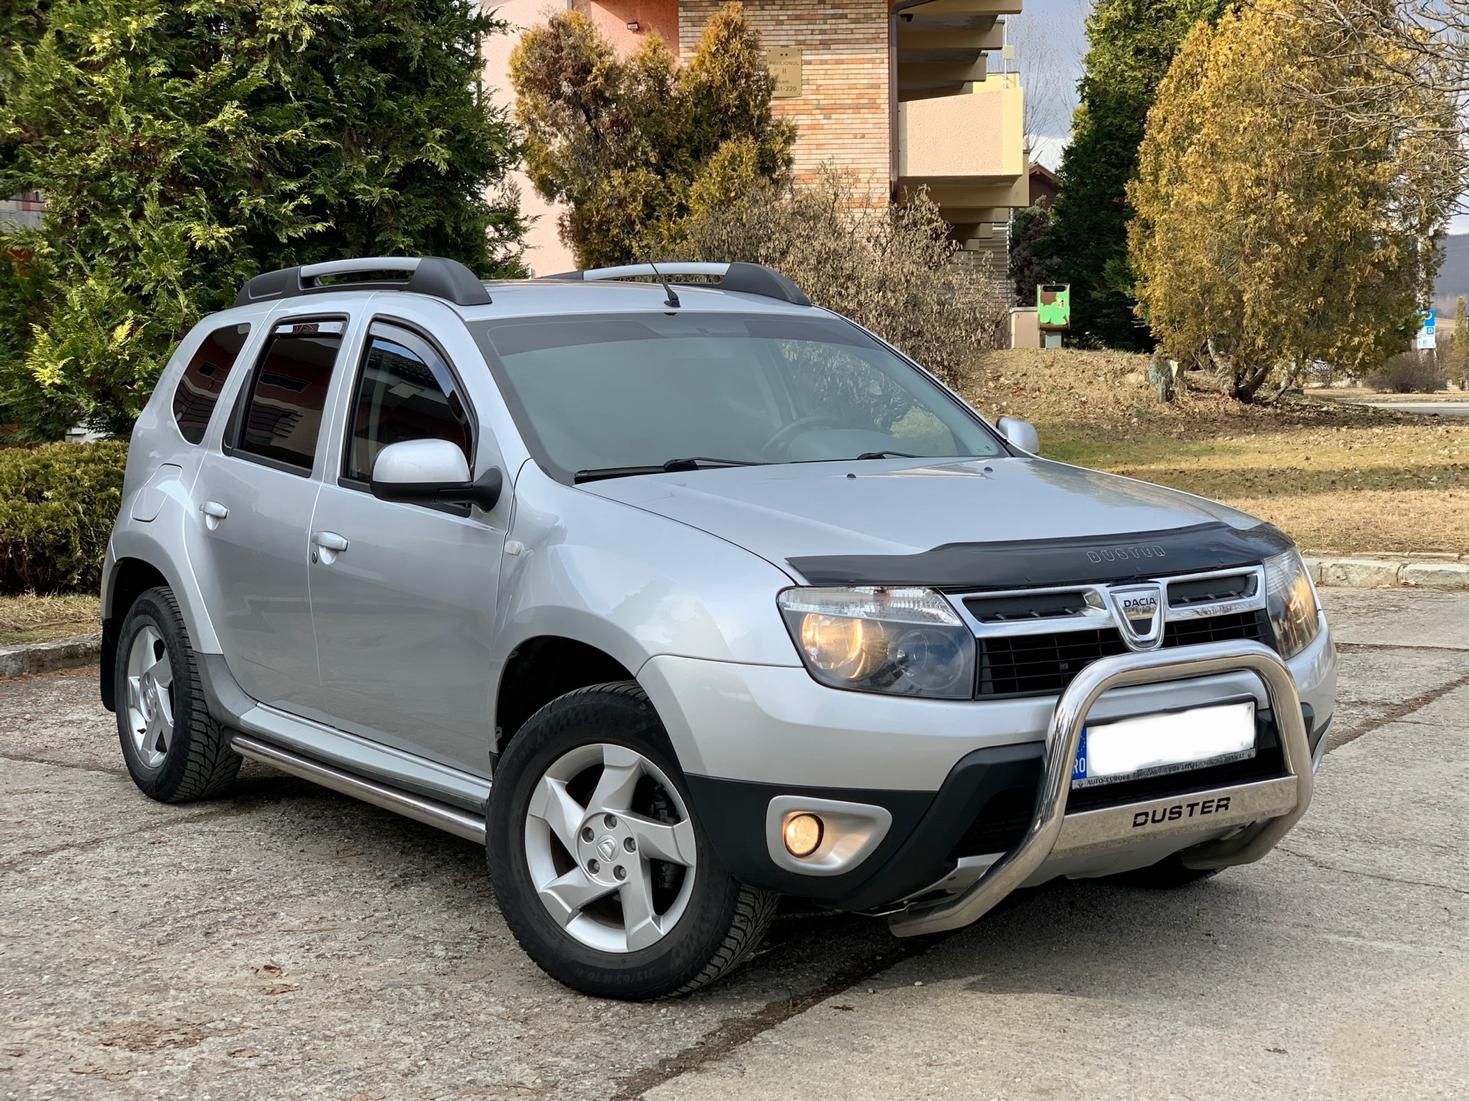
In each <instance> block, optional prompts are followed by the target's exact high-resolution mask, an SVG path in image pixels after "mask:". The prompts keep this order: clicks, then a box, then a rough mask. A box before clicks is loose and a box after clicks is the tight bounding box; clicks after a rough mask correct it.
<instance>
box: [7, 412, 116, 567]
mask: <svg viewBox="0 0 1469 1101" xmlns="http://www.w3.org/2000/svg"><path fill="white" fill-rule="evenodd" d="M126 460H127V445H126V444H125V443H122V442H120V441H114V440H106V441H102V442H99V443H48V444H42V445H41V446H39V447H11V448H0V593H18V592H32V591H33V592H38V593H60V592H96V591H97V588H98V586H99V584H100V583H101V577H102V557H103V555H104V554H105V553H106V551H107V538H108V536H109V535H110V534H111V533H112V522H113V520H115V519H116V518H117V509H118V505H119V504H120V502H121V501H122V472H123V464H124V463H125V462H126Z"/></svg>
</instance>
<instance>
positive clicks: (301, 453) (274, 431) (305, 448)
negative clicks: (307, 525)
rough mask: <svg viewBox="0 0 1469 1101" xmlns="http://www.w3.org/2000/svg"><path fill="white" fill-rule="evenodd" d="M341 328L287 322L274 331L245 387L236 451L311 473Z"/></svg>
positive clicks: (326, 323) (327, 323)
mask: <svg viewBox="0 0 1469 1101" xmlns="http://www.w3.org/2000/svg"><path fill="white" fill-rule="evenodd" d="M345 327H346V326H345V324H344V323H343V322H341V321H291V322H286V323H285V324H283V325H277V326H276V327H275V330H274V331H273V332H272V333H271V334H270V340H269V341H268V342H267V344H266V345H265V351H264V352H263V353H262V354H261V356H260V365H259V366H258V367H257V368H256V370H255V377H254V379H253V380H252V381H251V385H250V393H249V396H248V398H247V400H246V404H245V422H244V424H243V425H242V426H241V428H240V439H239V444H238V448H239V450H240V451H243V452H245V453H247V454H250V455H257V456H259V457H260V458H262V459H270V460H272V461H274V462H278V463H282V464H284V465H286V466H290V467H295V468H298V469H300V470H302V471H305V472H309V471H310V470H311V463H312V460H313V459H314V458H315V456H316V441H317V437H318V436H319V435H320V432H321V415H322V410H323V409H324V408H325V407H326V393H327V388H328V387H329V386H330V385H331V380H332V366H333V364H335V363H336V360H337V352H338V351H339V350H340V349H341V346H342V331H343V329H344V328H345Z"/></svg>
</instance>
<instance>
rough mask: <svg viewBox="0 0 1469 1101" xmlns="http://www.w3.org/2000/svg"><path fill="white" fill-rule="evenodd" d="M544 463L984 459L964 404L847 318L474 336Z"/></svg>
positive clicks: (633, 323)
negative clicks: (889, 457)
mask: <svg viewBox="0 0 1469 1101" xmlns="http://www.w3.org/2000/svg"><path fill="white" fill-rule="evenodd" d="M475 332H476V336H477V337H478V338H479V340H480V341H481V344H482V346H483V347H484V349H485V351H486V353H487V358H488V359H489V360H490V362H491V364H492V366H493V367H494V369H495V371H496V374H497V375H498V376H500V381H501V386H502V389H504V390H506V391H507V392H508V394H507V396H509V397H510V398H511V399H512V401H511V406H512V412H513V413H514V414H515V416H516V419H517V420H518V421H519V422H520V424H521V430H522V432H523V433H524V434H525V435H526V437H527V438H528V439H530V440H531V441H533V443H534V444H535V446H536V448H537V450H538V455H537V457H538V458H541V459H543V460H544V461H545V462H547V463H548V464H549V465H550V466H551V468H552V469H555V470H558V471H560V472H561V473H563V474H565V473H575V472H578V471H586V472H592V471H598V470H609V469H619V468H627V467H660V466H662V465H663V464H664V463H667V462H668V461H670V460H677V459H683V458H692V457H694V456H704V457H709V458H716V459H723V460H728V461H731V462H749V463H757V462H758V463H790V462H811V461H822V460H833V459H854V458H857V457H858V456H861V455H866V454H888V453H893V454H901V455H913V456H921V457H924V458H937V457H976V456H985V457H987V456H994V455H999V454H1002V453H1003V451H1002V449H1001V445H1000V444H999V442H998V441H997V440H996V439H995V437H994V436H993V435H992V434H991V433H990V432H989V431H988V430H987V429H986V428H985V427H984V426H983V424H982V423H981V422H980V421H979V420H978V418H977V417H975V416H974V415H973V414H971V413H970V412H969V411H968V410H967V409H965V407H964V406H963V405H961V404H960V403H959V402H957V401H955V400H954V398H953V397H952V396H951V395H950V394H948V393H947V392H946V391H945V390H943V389H942V388H941V387H939V386H937V385H935V384H934V383H933V382H932V381H931V380H929V379H928V377H927V376H925V375H924V374H923V373H922V372H920V371H916V370H914V369H913V367H912V366H911V365H910V364H908V363H907V362H906V361H904V360H903V359H902V358H901V357H899V356H897V355H895V354H894V353H893V352H892V351H890V350H889V349H888V348H886V347H885V346H884V345H882V344H881V343H880V342H878V341H876V340H874V339H873V338H871V337H869V336H868V335H867V334H866V333H864V332H862V331H861V330H860V329H858V328H856V327H855V326H853V325H850V324H848V323H847V322H845V321H841V320H839V319H836V318H829V317H820V316H811V317H800V318H796V317H789V316H782V315H776V316H770V315H756V316H741V315H737V314H698V313H694V312H693V311H686V312H681V313H678V314H675V315H672V316H669V315H666V314H652V315H642V314H640V315H635V316H634V315H622V316H611V317H597V316H583V317H568V318H559V319H557V320H556V322H555V323H554V324H548V323H547V322H546V321H545V320H544V319H539V318H537V319H532V320H526V321H510V320H507V321H499V322H487V323H484V324H482V325H479V326H477V327H475Z"/></svg>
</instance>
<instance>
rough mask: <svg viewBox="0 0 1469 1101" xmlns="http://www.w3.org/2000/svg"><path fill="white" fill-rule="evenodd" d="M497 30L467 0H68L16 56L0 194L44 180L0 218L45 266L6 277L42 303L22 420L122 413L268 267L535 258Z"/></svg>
mask: <svg viewBox="0 0 1469 1101" xmlns="http://www.w3.org/2000/svg"><path fill="white" fill-rule="evenodd" d="M500 29H501V28H500V25H499V24H497V23H495V22H494V21H493V20H492V19H489V18H487V17H486V16H484V15H483V14H482V13H481V11H480V9H479V6H478V5H477V4H475V3H472V2H470V0H297V2H294V3H289V4H240V3H235V2H232V0H189V2H187V3H181V2H175V0H54V2H53V3H52V4H51V5H50V8H49V10H48V11H47V12H46V13H45V25H44V27H43V28H41V29H40V30H39V32H38V33H35V34H33V35H32V36H31V41H29V42H26V41H25V40H24V39H22V40H20V41H17V42H15V43H13V44H7V45H8V47H9V48H8V50H7V51H6V60H5V65H4V70H3V77H0V90H3V93H4V99H3V101H0V194H13V193H15V192H17V191H22V190H31V189H35V190H40V191H42V192H43V193H44V195H45V198H46V202H47V211H46V216H45V220H44V223H43V225H42V227H41V230H40V231H39V232H38V233H33V234H30V235H12V239H10V240H7V239H4V238H0V250H3V251H4V252H5V253H6V254H7V255H9V256H11V257H12V258H13V257H15V256H17V255H21V256H26V257H28V258H27V259H26V261H25V263H24V264H23V265H20V266H19V267H16V266H14V265H13V266H12V271H13V273H16V274H17V278H19V279H20V280H22V281H31V282H32V283H33V282H34V281H35V280H44V281H45V291H44V293H43V294H41V295H39V296H37V295H36V294H35V292H34V287H32V288H30V289H29V290H27V291H26V292H25V293H24V294H20V293H8V294H7V297H25V298H27V300H35V299H36V298H37V297H39V299H40V300H41V301H44V303H45V309H44V311H43V313H42V315H41V316H40V317H39V318H38V319H35V325H34V327H33V328H32V329H31V330H30V331H23V332H16V331H14V330H12V331H11V332H10V333H9V334H8V337H7V339H5V340H0V357H4V356H5V352H6V350H7V349H9V351H10V354H9V356H8V357H7V358H0V403H3V404H4V405H5V406H6V409H7V416H6V419H8V420H13V421H18V422H19V423H20V427H21V432H22V434H23V435H29V436H44V435H49V434H54V433H55V432H56V431H57V429H58V426H64V425H66V424H69V423H75V422H76V421H77V420H82V421H84V422H86V423H87V424H89V425H92V426H94V427H97V428H99V429H102V430H105V431H111V432H118V433H122V432H126V431H128V429H129V427H130V426H131V424H132V421H133V420H134V419H135V418H136V416H137V413H138V412H139V410H140V409H141V407H142V404H143V402H144V401H145V400H146V399H147V396H148V393H149V391H150V390H151V388H152V385H153V382H154V380H155V379H156V378H157V376H158V373H159V371H160V370H161V369H162V367H163V364H164V362H165V361H166V359H167V356H168V354H169V352H170V350H171V348H172V346H173V345H174V343H175V342H176V341H177V340H178V339H179V337H180V336H181V335H182V334H183V333H184V332H185V331H187V329H188V328H189V327H190V326H191V325H192V324H193V322H194V321H195V320H197V319H198V318H199V317H200V316H201V315H202V314H204V313H207V312H209V311H211V310H215V309H219V308H221V307H224V306H228V305H230V304H231V303H232V302H233V299H234V295H235V292H236V291H237V290H238V288H239V286H240V284H241V283H242V282H243V281H244V280H245V279H247V278H248V277H250V276H251V275H253V274H255V273H256V272H258V271H261V270H266V269H270V268H275V267H281V266H285V265H289V264H294V263H303V262H310V261H313V260H320V259H325V258H328V257H338V256H344V255H374V254H384V253H411V254H440V255H445V256H451V257H454V258H457V259H459V260H462V261H464V262H465V263H467V264H469V265H470V266H471V267H473V268H475V269H476V270H478V271H479V272H481V273H482V274H485V275H491V274H495V273H497V272H517V271H518V270H519V263H518V240H519V236H520V222H519V217H518V214H517V213H516V210H515V208H514V205H513V204H511V203H507V202H506V201H504V200H501V199H497V198H487V197H486V196H487V194H488V193H490V192H491V191H492V190H493V189H494V188H495V186H496V185H498V184H499V183H500V181H501V180H502V179H503V177H504V174H505V172H506V171H507V170H508V169H509V168H510V167H511V166H512V165H513V163H514V161H515V158H516V156H517V155H518V148H517V143H516V140H515V134H514V131H513V129H512V127H511V126H510V124H509V123H508V121H507V120H506V119H505V117H504V115H503V112H502V111H501V110H500V109H499V108H497V107H496V106H495V105H493V104H491V103H489V102H487V101H486V99H485V97H484V96H483V94H482V91H481V89H480V87H479V84H478V81H479V77H480V56H479V42H480V38H481V37H482V36H483V35H485V34H488V33H494V32H496V31H498V30H500ZM17 238H18V239H17ZM0 289H4V288H0ZM0 325H11V326H15V325H16V320H15V319H14V318H11V317H7V318H0ZM17 349H18V350H19V351H17Z"/></svg>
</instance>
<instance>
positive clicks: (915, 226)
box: [659, 169, 1008, 381]
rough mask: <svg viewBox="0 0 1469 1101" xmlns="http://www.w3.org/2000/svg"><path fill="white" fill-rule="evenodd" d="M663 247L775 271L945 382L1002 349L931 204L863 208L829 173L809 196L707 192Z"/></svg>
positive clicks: (843, 178)
mask: <svg viewBox="0 0 1469 1101" xmlns="http://www.w3.org/2000/svg"><path fill="white" fill-rule="evenodd" d="M659 244H660V246H661V248H660V250H659V251H661V252H662V253H663V254H664V255H678V256H679V258H680V259H690V260H712V261H725V260H745V261H749V262H751V263H756V264H764V265H766V266H767V267H772V268H775V269H776V270H777V271H780V272H782V273H784V274H785V275H786V276H788V277H789V278H791V279H793V280H794V281H795V282H796V283H797V284H798V285H799V286H800V287H801V288H802V289H803V290H804V291H805V292H806V294H807V295H809V296H810V298H811V300H812V301H813V302H815V303H816V304H817V305H818V306H825V307H827V308H828V309H832V310H835V311H837V312H838V313H841V314H844V315H846V316H847V317H850V318H851V319H852V320H853V321H856V322H857V323H858V324H859V325H862V326H864V327H865V328H868V329H871V330H872V331H873V332H875V333H877V334H878V335H879V336H881V337H882V338H883V339H884V340H887V341H888V342H889V343H891V344H893V345H895V346H896V347H898V348H900V349H902V350H903V351H904V352H906V353H907V354H908V355H909V356H912V357H913V358H914V359H916V360H917V361H918V362H919V363H921V364H923V365H924V366H925V367H927V368H928V369H929V370H930V371H932V372H934V373H935V374H936V375H938V376H940V377H941V378H943V379H944V380H945V381H952V380H954V379H955V378H956V377H957V374H958V372H959V370H960V368H961V367H963V366H964V365H965V363H967V362H968V361H969V360H970V359H972V358H973V356H974V355H975V354H976V353H977V352H979V351H982V350H984V349H987V348H994V347H998V346H999V337H1000V333H1001V331H1002V328H1003V325H1004V322H1005V319H1006V317H1007V306H1008V303H1007V301H1006V295H1005V292H1004V290H1003V289H1002V288H1001V287H1000V285H999V284H998V282H996V281H995V279H994V278H993V276H992V275H985V274H975V273H972V272H961V271H960V269H959V268H957V267H956V265H955V255H956V253H957V252H958V250H959V246H958V245H957V244H956V243H955V242H954V241H953V240H952V239H951V237H950V236H949V225H948V223H947V222H945V221H944V219H943V218H942V217H941V216H940V215H939V211H938V207H937V206H935V205H934V203H933V201H932V200H931V199H930V198H929V197H928V196H927V194H925V193H922V192H920V193H918V194H916V195H911V196H909V197H908V198H907V199H905V201H904V202H902V203H898V204H892V205H890V204H888V203H886V202H884V203H882V204H881V205H879V206H869V205H866V203H865V190H864V189H862V188H861V187H860V186H859V185H858V183H857V181H855V180H854V179H853V178H852V177H851V176H850V175H845V174H842V173H839V172H837V171H835V170H832V169H826V170H823V172H822V173H821V174H820V175H819V177H818V178H817V180H816V182H815V183H814V184H812V185H811V186H804V187H795V186H782V187H776V186H769V185H766V186H753V187H747V188H745V189H744V190H743V191H742V192H740V193H738V194H733V193H730V192H729V191H728V190H722V191H720V192H717V193H714V194H711V196H710V201H708V202H698V203H696V204H695V206H694V209H693V211H692V213H691V214H690V216H689V217H688V218H687V219H686V220H685V221H684V222H682V223H681V224H680V225H678V226H676V227H674V230H673V233H672V235H671V237H670V238H669V239H668V240H667V241H665V242H659Z"/></svg>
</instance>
